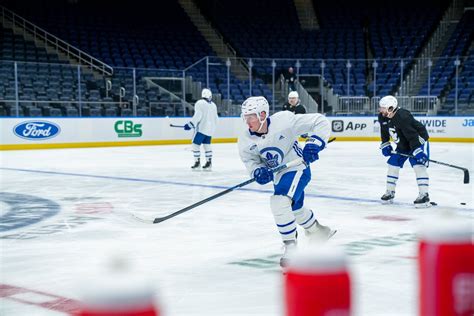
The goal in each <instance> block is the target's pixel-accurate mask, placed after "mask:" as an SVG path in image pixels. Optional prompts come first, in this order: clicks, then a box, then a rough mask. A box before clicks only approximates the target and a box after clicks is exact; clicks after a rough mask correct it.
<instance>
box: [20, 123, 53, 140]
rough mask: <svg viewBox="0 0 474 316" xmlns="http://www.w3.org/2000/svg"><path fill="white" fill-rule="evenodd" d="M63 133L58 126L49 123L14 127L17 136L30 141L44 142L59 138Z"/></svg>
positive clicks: (23, 124)
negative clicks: (44, 140)
mask: <svg viewBox="0 0 474 316" xmlns="http://www.w3.org/2000/svg"><path fill="white" fill-rule="evenodd" d="M60 132H61V128H59V126H58V125H56V124H54V123H52V122H47V121H28V122H22V123H20V124H18V125H16V126H15V127H13V133H15V135H16V136H18V137H21V138H24V139H29V140H43V139H49V138H53V137H55V136H57V135H58V134H59V133H60Z"/></svg>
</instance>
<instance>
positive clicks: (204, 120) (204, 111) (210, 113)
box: [191, 99, 218, 137]
mask: <svg viewBox="0 0 474 316" xmlns="http://www.w3.org/2000/svg"><path fill="white" fill-rule="evenodd" d="M217 118H218V116H217V107H216V104H215V103H214V102H212V101H211V102H207V101H206V100H204V99H201V100H198V101H197V102H196V104H195V105H194V115H193V117H192V118H191V125H193V127H194V128H195V131H196V132H199V133H201V134H204V135H206V136H211V137H212V136H213V135H214V132H215V130H216V126H217Z"/></svg>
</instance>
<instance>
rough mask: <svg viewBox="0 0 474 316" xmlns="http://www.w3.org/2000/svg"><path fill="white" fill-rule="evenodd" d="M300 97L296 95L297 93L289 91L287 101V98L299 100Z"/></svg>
mask: <svg viewBox="0 0 474 316" xmlns="http://www.w3.org/2000/svg"><path fill="white" fill-rule="evenodd" d="M299 97H300V96H299V95H298V92H296V91H291V92H290V93H288V99H289V98H299Z"/></svg>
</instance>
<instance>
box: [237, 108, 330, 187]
mask: <svg viewBox="0 0 474 316" xmlns="http://www.w3.org/2000/svg"><path fill="white" fill-rule="evenodd" d="M268 121H269V125H268V133H267V134H264V135H262V136H258V135H257V134H256V133H251V132H250V130H249V129H248V128H247V126H246V125H245V129H244V130H243V131H242V133H241V135H240V137H239V141H238V145H239V153H240V158H241V159H242V161H243V163H244V164H245V167H246V168H247V170H248V172H249V173H250V176H253V171H254V170H255V169H257V168H259V167H262V166H266V167H269V168H275V167H277V166H279V165H281V164H285V163H287V162H289V161H292V160H294V159H297V158H298V157H302V155H303V154H302V152H303V150H302V148H301V147H300V145H299V143H298V138H299V136H300V135H303V134H308V136H312V135H316V136H318V137H320V138H321V139H323V140H324V142H325V143H326V144H327V141H328V139H329V136H330V133H331V132H330V124H329V121H328V119H327V118H326V117H325V116H324V115H321V114H319V113H312V114H293V113H292V112H290V111H282V112H278V113H275V114H274V115H272V116H270V118H269V119H268ZM316 143H318V142H316ZM303 169H305V166H304V165H300V166H297V167H294V168H290V169H287V170H285V172H288V171H293V170H303ZM285 172H283V173H280V174H278V175H275V183H278V182H279V179H280V177H281V175H282V174H284V173H285Z"/></svg>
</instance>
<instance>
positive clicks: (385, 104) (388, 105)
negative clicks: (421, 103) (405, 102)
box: [379, 95, 398, 112]
mask: <svg viewBox="0 0 474 316" xmlns="http://www.w3.org/2000/svg"><path fill="white" fill-rule="evenodd" d="M379 106H380V107H381V108H384V109H387V111H389V112H393V111H394V110H395V109H396V108H397V107H398V101H397V99H396V98H395V97H394V96H391V95H386V96H384V97H383V98H382V99H380V101H379Z"/></svg>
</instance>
